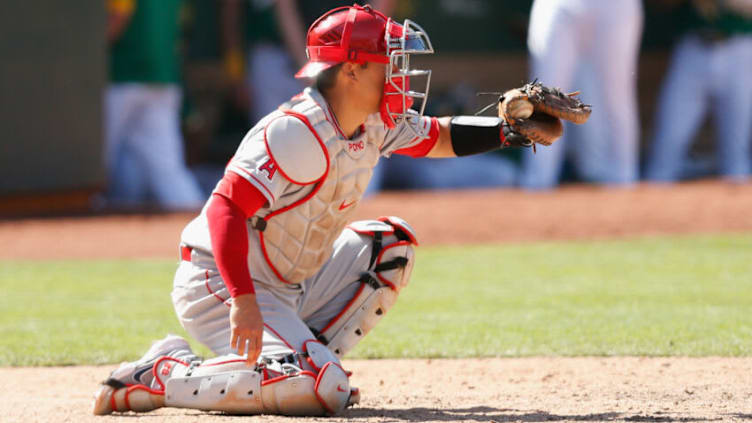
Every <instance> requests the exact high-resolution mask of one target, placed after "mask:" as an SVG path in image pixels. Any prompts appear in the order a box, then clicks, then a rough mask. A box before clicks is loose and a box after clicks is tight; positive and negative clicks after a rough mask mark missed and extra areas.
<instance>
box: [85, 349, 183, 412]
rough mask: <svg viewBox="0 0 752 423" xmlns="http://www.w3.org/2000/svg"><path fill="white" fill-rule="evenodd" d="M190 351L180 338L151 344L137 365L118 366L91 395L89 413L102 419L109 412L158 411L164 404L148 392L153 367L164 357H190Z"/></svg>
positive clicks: (152, 391)
mask: <svg viewBox="0 0 752 423" xmlns="http://www.w3.org/2000/svg"><path fill="white" fill-rule="evenodd" d="M190 348H191V347H190V345H188V342H187V341H186V340H185V339H183V338H182V337H180V336H177V335H167V336H166V337H165V338H164V339H161V340H159V341H155V342H154V343H153V344H152V345H151V347H150V348H149V350H148V351H147V352H146V353H145V354H144V355H143V356H142V357H141V358H140V359H138V360H137V361H133V362H125V363H122V364H121V365H120V367H118V368H117V369H115V370H114V371H113V372H112V373H110V377H109V378H107V380H106V381H104V382H102V384H101V385H100V386H99V389H98V390H97V392H95V393H94V406H93V410H92V411H93V413H94V414H95V415H97V416H102V415H106V414H110V413H112V412H113V411H129V410H133V411H148V410H151V409H154V408H158V407H160V406H161V405H160V404H161V403H163V402H164V400H163V399H162V398H159V397H161V395H160V393H157V391H154V390H152V389H151V388H150V386H151V383H152V380H153V379H154V373H153V367H154V363H156V362H157V360H159V358H161V357H164V356H166V355H170V356H173V355H175V356H178V355H180V356H184V355H192V353H191V352H190V351H191V349H190Z"/></svg>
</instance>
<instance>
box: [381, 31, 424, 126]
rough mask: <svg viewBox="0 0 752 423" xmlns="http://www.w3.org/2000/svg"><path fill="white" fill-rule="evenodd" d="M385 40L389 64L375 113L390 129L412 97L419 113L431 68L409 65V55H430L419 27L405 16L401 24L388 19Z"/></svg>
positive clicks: (410, 102) (405, 110)
mask: <svg viewBox="0 0 752 423" xmlns="http://www.w3.org/2000/svg"><path fill="white" fill-rule="evenodd" d="M385 41H386V54H387V56H388V57H389V64H388V65H387V66H386V82H385V84H384V96H383V98H382V100H381V107H380V110H379V112H380V115H381V120H382V121H383V122H384V124H386V126H387V127H389V128H394V127H395V126H396V125H397V124H399V123H401V122H403V121H404V120H405V119H407V110H408V109H410V108H411V107H412V106H413V105H414V104H415V100H416V99H418V100H419V101H420V103H419V105H418V107H417V109H416V111H417V112H418V115H419V116H422V115H423V112H424V110H425V108H426V100H427V99H428V88H429V86H430V85H431V71H430V70H422V69H413V68H411V67H410V55H412V54H431V53H433V46H432V45H431V40H430V39H429V38H428V34H426V32H425V31H424V30H423V28H421V27H420V26H418V25H417V24H416V23H414V22H412V21H410V20H409V19H406V20H405V22H404V23H403V24H402V25H400V24H398V23H396V22H394V21H393V20H392V19H391V18H390V19H388V20H387V24H386V31H385ZM416 82H417V84H416ZM416 86H417V87H418V89H416ZM409 127H410V129H411V130H413V132H416V133H415V135H416V136H420V135H419V134H418V133H417V131H415V130H414V129H413V128H412V126H409Z"/></svg>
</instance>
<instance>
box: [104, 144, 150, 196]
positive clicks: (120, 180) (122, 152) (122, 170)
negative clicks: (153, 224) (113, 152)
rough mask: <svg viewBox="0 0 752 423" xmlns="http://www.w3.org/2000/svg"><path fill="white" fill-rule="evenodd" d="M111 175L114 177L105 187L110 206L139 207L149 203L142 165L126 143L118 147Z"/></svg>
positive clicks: (147, 183)
mask: <svg viewBox="0 0 752 423" xmlns="http://www.w3.org/2000/svg"><path fill="white" fill-rule="evenodd" d="M112 174H113V175H114V177H113V178H111V180H110V183H109V185H108V187H107V199H108V201H109V202H110V203H111V204H112V205H114V206H118V207H141V206H143V205H144V204H147V203H148V202H149V180H148V178H147V175H146V172H145V169H144V163H143V162H141V161H140V160H139V159H138V156H137V155H136V154H135V153H134V152H133V151H131V149H130V146H129V145H128V143H122V144H121V145H120V148H119V151H118V153H117V156H116V157H115V163H114V168H113V171H112Z"/></svg>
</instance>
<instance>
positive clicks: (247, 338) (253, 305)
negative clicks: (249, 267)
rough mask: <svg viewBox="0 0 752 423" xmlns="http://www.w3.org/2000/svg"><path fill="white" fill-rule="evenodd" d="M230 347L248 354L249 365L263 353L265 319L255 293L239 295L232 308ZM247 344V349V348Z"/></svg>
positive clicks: (239, 352)
mask: <svg viewBox="0 0 752 423" xmlns="http://www.w3.org/2000/svg"><path fill="white" fill-rule="evenodd" d="M230 328H231V330H232V334H231V338H230V348H232V349H235V350H237V352H238V354H239V355H243V354H246V353H247V354H248V358H247V361H248V365H249V366H252V365H254V364H256V360H257V359H258V356H259V354H261V340H262V337H263V334H264V319H263V318H262V317H261V311H260V310H259V307H258V303H257V302H256V295H255V294H244V295H238V296H237V297H235V298H233V300H232V307H231V308H230ZM246 346H247V349H246Z"/></svg>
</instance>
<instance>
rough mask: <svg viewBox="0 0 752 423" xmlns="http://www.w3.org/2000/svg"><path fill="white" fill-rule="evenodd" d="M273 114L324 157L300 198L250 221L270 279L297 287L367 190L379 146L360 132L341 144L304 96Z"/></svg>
mask: <svg viewBox="0 0 752 423" xmlns="http://www.w3.org/2000/svg"><path fill="white" fill-rule="evenodd" d="M278 113H285V114H288V115H292V116H295V117H297V118H299V119H301V120H303V122H305V123H306V124H307V126H308V127H309V129H311V130H312V132H314V135H316V137H317V138H318V140H319V142H320V143H321V144H322V145H323V147H324V149H325V151H326V153H327V155H328V157H327V169H326V172H325V173H324V175H323V176H322V177H320V178H319V179H318V180H317V181H315V182H314V183H312V184H310V185H304V186H300V195H291V196H287V197H283V198H280V199H279V200H278V201H277V203H275V205H274V208H273V209H272V212H271V213H269V214H267V215H266V216H263V217H257V218H255V219H254V220H255V224H254V227H256V228H257V229H259V239H260V242H261V248H262V251H263V254H264V258H265V259H266V262H267V263H268V264H269V266H270V267H271V269H272V270H273V271H274V273H275V275H276V276H277V277H278V278H279V279H280V280H282V281H283V282H286V283H301V282H302V281H303V280H305V279H307V278H309V277H311V276H313V275H314V274H316V273H317V272H318V271H319V269H320V268H321V266H322V265H323V264H324V263H325V262H326V261H327V260H328V259H329V257H330V256H331V254H332V245H333V243H334V240H335V239H336V237H337V236H339V234H340V232H341V231H342V230H343V229H344V227H345V225H346V224H347V222H348V221H349V220H351V216H352V213H353V211H354V210H355V208H356V206H357V203H358V202H359V201H360V199H361V198H362V197H363V193H364V192H365V190H366V187H367V186H368V182H369V181H370V179H371V175H372V174H373V168H374V166H376V163H377V162H378V160H379V145H378V144H377V142H378V141H377V140H373V139H369V136H368V134H367V132H366V131H363V132H362V133H361V135H359V136H358V137H356V138H355V139H351V140H348V139H344V138H343V137H342V135H341V134H340V133H339V132H337V130H336V129H335V127H334V125H333V124H332V123H331V122H330V121H328V120H327V115H326V113H325V112H324V110H323V109H322V107H321V106H320V105H318V104H317V103H316V102H315V101H313V100H312V99H311V98H310V97H308V96H301V97H300V98H298V99H296V100H293V101H292V102H290V103H287V104H285V105H284V106H282V107H281V108H280V111H279V112H278ZM323 153H324V151H321V152H318V154H323ZM270 155H271V153H270ZM305 159H306V158H302V160H305ZM294 187H296V185H294ZM301 195H303V196H302V198H301Z"/></svg>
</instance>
